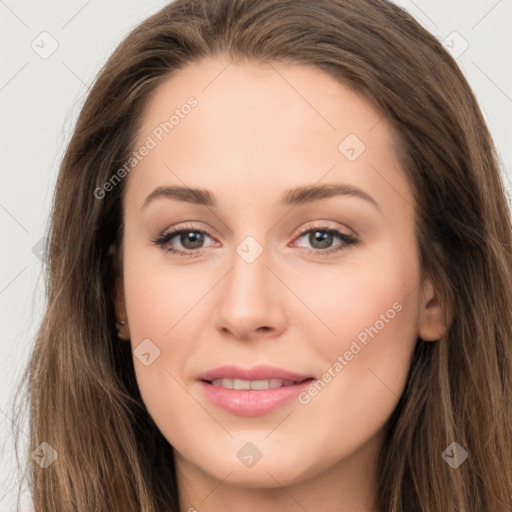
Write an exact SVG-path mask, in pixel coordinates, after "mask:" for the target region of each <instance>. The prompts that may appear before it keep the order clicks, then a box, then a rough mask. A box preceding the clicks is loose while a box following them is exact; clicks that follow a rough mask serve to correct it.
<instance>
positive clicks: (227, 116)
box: [116, 57, 446, 512]
mask: <svg viewBox="0 0 512 512" xmlns="http://www.w3.org/2000/svg"><path fill="white" fill-rule="evenodd" d="M228 63H229V60H226V59H224V58H221V57H218V58H215V59H211V58H208V59H204V60H202V61H200V62H198V63H195V64H193V65H189V66H188V67H187V68H185V69H183V70H181V71H179V72H178V73H176V74H175V75H174V76H173V77H172V78H170V79H168V80H167V81H166V82H164V83H163V84H162V85H160V86H159V89H158V90H157V91H156V94H155V95H154V96H153V97H152V101H151V102H150V104H149V105H148V107H147V110H146V112H145V116H144V119H143V123H142V126H141V128H140V131H139V137H138V144H137V147H140V146H141V145H142V144H143V143H144V141H145V140H146V137H147V136H148V135H150V134H151V133H152V131H153V130H154V128H155V127H156V126H158V125H159V123H161V122H162V121H164V120H167V119H168V118H169V116H170V115H171V114H172V110H173V109H175V108H179V107H180V106H181V105H183V104H184V103H185V102H186V101H187V98H189V97H190V96H194V97H195V98H196V99H197V101H198V105H197V107H196V108H194V109H192V111H191V112H190V113H189V114H188V115H187V116H184V118H183V119H180V122H179V124H178V125H177V126H175V128H174V129H173V130H172V131H171V132H170V133H169V134H168V135H166V136H165V137H164V138H163V139H162V141H161V142H159V144H158V145H157V146H156V147H155V148H154V149H152V150H151V151H150V152H149V154H148V155H147V156H146V157H144V159H143V160H142V161H141V162H140V163H139V164H138V165H137V167H136V168H135V169H134V170H133V171H132V172H131V173H130V174H129V176H128V177H127V178H125V179H127V180H128V182H127V183H125V185H126V189H125V196H124V200H123V208H124V219H125V228H124V240H123V247H122V254H121V257H122V268H123V273H122V276H121V277H120V278H119V279H118V282H117V286H116V312H117V316H118V319H119V320H123V321H124V320H126V321H127V323H126V324H125V325H123V326H120V328H119V329H120V330H119V333H120V337H121V338H123V339H125V340H129V342H130V343H131V345H132V348H133V349H134V350H135V349H136V348H137V346H138V345H139V344H140V343H141V342H142V341H143V340H145V339H148V338H149V339H150V340H151V342H152V343H153V344H154V345H155V346H156V347H158V349H159V350H160V355H159V357H157V358H156V359H155V360H154V361H153V362H152V363H151V364H150V365H148V366H146V365H144V364H142V363H141V361H140V360H139V359H138V358H137V357H134V363H135V371H136V377H137V382H138V385H139V388H140V390H141V394H142V397H143V400H144V403H145V405H146V407H147V409H148V411H149V413H150V414H151V416H152V418H153V419H154V421H155V423H156V424H157V426H158V428H159V429H160V430H161V432H162V433H163V435H164V436H165V437H166V439H167V440H168V441H169V443H171V444H172V446H173V447H174V449H175V462H176V467H177V477H178V486H179V494H180V508H181V510H182V511H187V510H189V509H190V508H191V507H194V508H195V509H197V510H198V511H199V512H209V511H216V510H223V511H237V512H240V511H244V512H252V511H259V512H261V511H273V510H283V509H286V510H289V511H299V510H301V511H302V510H304V509H306V510H315V511H320V512H321V511H333V510H336V511H342V512H343V511H347V512H348V511H350V512H355V511H361V512H363V511H365V512H369V511H373V510H376V507H375V501H374V500H375V496H376V479H377V475H376V462H377V457H378V453H379V450H380V448H381V446H382V433H383V428H384V426H385V423H386V421H387V419H388V418H389V417H390V415H391V413H392V411H393V409H394V408H395V406H396V404H397V402H398V399H399V396H400V394H401V392H402V391H403V389H404V386H405V383H406V377H407V372H408V370H409V367H410V361H411V356H412V352H413V348H414V345H415V343H416V340H417V337H418V336H420V337H421V338H422V339H424V340H426V341H433V340H436V339H438V338H439V337H440V336H441V335H442V333H443V332H444V331H445V329H446V325H445V324H444V323H443V308H442V307H441V305H440V302H439V300H438V298H437V296H436V293H435V290H434V287H433V286H432V283H431V282H430V281H429V280H428V279H426V280H424V281H423V282H420V267H419V254H418V247H417V240H416V237H415V232H414V222H415V213H414V207H413V204H414V202H413V198H412V192H411V189H410V187H409V184H408V182H407V180H406V178H405V175H404V173H403V170H402V169H401V168H400V166H399V164H398V161H397V159H396V155H395V153H394V150H393V132H392V129H391V126H390V125H389V124H388V122H387V121H386V120H385V119H384V118H383V116H382V114H381V113H380V112H379V111H378V109H377V108H376V107H375V106H373V105H372V104H370V103H369V102H368V101H367V100H366V99H364V98H363V97H362V96H360V95H359V94H357V93H356V92H354V91H352V90H351V89H348V88H347V87H345V86H344V85H342V84H340V83H339V82H338V81H336V80H335V79H334V78H332V77H330V76H329V75H327V74H326V73H324V72H323V71H321V70H319V69H316V68H313V67H309V66H302V65H300V66H299V65H293V64H283V63H274V64H272V65H269V64H256V63H250V64H235V63H231V65H229V66H227V65H228ZM348 134H356V135H357V137H358V138H359V139H360V140H361V141H363V143H364V144H365V146H366V149H365V151H364V152H362V153H361V154H360V156H359V157H358V158H357V159H355V160H354V161H349V160H348V159H347V158H346V157H345V156H344V154H342V153H341V152H340V151H339V149H338V145H339V144H340V142H342V141H343V140H344V139H345V137H346V136H347V135H348ZM326 183H340V184H341V183H346V184H350V185H353V186H356V187H359V188H360V189H362V190H363V191H365V192H366V193H367V194H369V195H370V196H371V197H372V198H373V199H374V200H375V201H376V203H377V204H378V208H377V207H375V206H374V205H372V204H371V203H370V202H368V201H365V200H363V199H361V198H358V197H354V196H349V195H339V196H336V197H331V198H328V199H325V198H324V199H320V200H318V201H315V202H313V203H310V204H305V205H297V206H294V207H291V206H289V205H284V204H282V203H281V202H280V199H281V196H282V195H283V193H284V191H285V190H288V189H290V188H293V187H298V186H304V185H314V184H326ZM160 185H182V186H187V187H198V188H206V189H208V190H210V191H211V192H212V194H214V196H215V197H216V199H217V201H218V206H217V207H215V208H213V207H206V206H199V205H194V204H190V203H186V202H183V201H178V200H176V199H169V198H159V199H156V200H154V201H153V202H151V203H150V204H148V206H147V207H145V208H142V205H143V203H144V200H145V199H146V197H147V196H148V195H149V194H150V193H151V192H152V191H153V190H154V189H155V188H156V187H158V186H160ZM186 223H192V224H194V225H195V226H197V228H200V229H202V230H205V231H206V232H207V234H208V235H207V236H205V238H204V243H203V245H202V246H201V245H200V244H199V247H202V248H199V249H194V248H193V247H194V246H193V245H191V244H189V245H188V246H183V245H182V244H181V243H180V237H179V236H177V237H175V238H173V242H172V243H173V244H174V245H173V247H174V248H176V249H181V250H184V249H189V250H191V251H196V252H200V254H199V256H196V257H193V256H179V255H174V254H171V253H169V252H166V251H165V249H164V248H163V247H162V246H159V245H155V244H154V243H153V242H152V240H153V239H155V238H156V237H158V236H159V235H160V234H161V233H162V232H164V231H166V230H167V231H168V230H169V228H171V227H174V226H176V227H180V226H183V225H184V224H186ZM326 224H327V226H328V227H329V228H334V229H338V230H339V231H341V232H343V233H346V234H352V235H354V234H356V235H357V238H358V240H359V243H358V244H356V245H352V246H350V245H346V244H345V247H344V248H343V249H342V250H340V251H339V252H336V253H331V254H328V255H322V253H321V251H324V252H325V251H326V250H329V249H330V248H335V247H340V246H343V245H344V242H343V241H341V240H340V239H338V238H337V237H336V236H334V238H333V239H332V242H331V244H330V245H329V244H327V246H325V245H324V246H322V245H321V244H320V243H318V242H317V243H316V244H315V240H314V239H313V240H311V238H309V237H308V235H307V234H306V235H305V236H304V235H301V233H300V231H302V230H305V228H309V229H314V228H317V229H320V228H322V227H324V226H325V225H326ZM187 228H188V226H187ZM197 228H196V229H197ZM190 231H192V232H195V231H194V229H190ZM247 236H251V237H253V238H254V239H255V240H256V241H257V242H258V244H259V245H260V246H261V248H262V249H263V252H262V253H261V255H260V256H259V257H258V258H257V259H256V260H255V261H254V262H252V263H248V262H247V261H245V260H244V259H243V258H242V257H240V256H239V255H238V254H237V252H236V249H237V247H238V246H239V244H240V243H241V242H242V241H243V240H244V239H245V238H246V237H247ZM181 240H183V239H181ZM185 242H186V241H185ZM190 247H192V249H190ZM322 247H326V248H322ZM315 249H316V250H317V251H318V253H316V254H315V253H314V250H315ZM251 250H253V249H251ZM397 303H398V304H399V305H400V306H401V309H400V311H399V312H397V313H396V314H395V315H394V317H393V318H392V319H389V318H388V317H386V318H388V321H387V322H385V324H384V327H383V328H381V329H380V330H378V334H377V335H375V336H374V337H373V338H369V339H368V342H367V345H366V346H363V345H361V343H360V344H359V345H361V346H362V350H360V351H359V352H358V353H357V355H355V356H354V357H353V358H352V359H351V360H350V361H346V362H347V364H346V365H344V367H343V370H342V371H340V372H339V373H336V372H334V374H335V377H333V378H332V379H331V380H330V382H329V383H328V384H327V385H326V386H325V387H324V388H323V389H322V390H321V392H319V393H318V394H317V395H316V396H314V397H312V398H311V400H310V401H309V403H307V404H301V403H299V402H298V401H297V400H292V401H291V402H290V403H288V404H286V405H284V406H283V407H281V408H279V409H277V410H276V411H273V412H271V413H268V414H264V415H260V416H252V417H241V416H238V415H236V414H232V413H229V412H226V411H224V410H221V409H219V408H218V407H216V406H215V405H214V404H212V403H211V402H210V401H209V400H208V399H207V398H206V397H205V396H204V395H203V393H202V390H201V388H200V386H199V384H198V382H197V381H196V378H197V376H198V374H200V373H201V372H203V371H205V370H208V369H211V368H214V367H217V366H220V365H224V364H237V365H239V366H242V367H246V368H248V367H252V366H254V365H256V364H271V365H275V366H279V367H282V368H286V369H288V370H292V371H295V372H297V373H303V374H307V375H313V376H315V377H316V378H317V379H321V378H322V375H323V374H324V373H325V372H326V371H327V370H328V369H329V368H330V367H331V368H332V366H333V363H334V362H335V361H336V360H337V358H338V356H340V355H341V356H343V354H345V352H346V351H347V350H349V349H350V347H351V343H352V342H353V340H354V339H357V336H358V334H360V333H361V332H363V331H364V330H365V328H368V327H370V326H374V325H376V321H377V320H379V319H382V316H381V315H382V314H385V313H386V311H388V310H389V309H390V308H392V305H393V304H395V305H396V304H397ZM262 327H263V328H262ZM264 327H266V328H264ZM331 373H333V371H332V370H331ZM247 442H252V443H253V444H254V445H255V446H257V448H258V449H259V451H260V452H261V453H262V458H261V459H260V460H259V461H258V462H257V463H256V464H255V465H253V466H252V467H246V466H245V465H244V464H242V463H241V461H240V460H239V459H238V457H237V452H238V451H239V450H240V448H242V446H244V445H245V444H246V443H247Z"/></svg>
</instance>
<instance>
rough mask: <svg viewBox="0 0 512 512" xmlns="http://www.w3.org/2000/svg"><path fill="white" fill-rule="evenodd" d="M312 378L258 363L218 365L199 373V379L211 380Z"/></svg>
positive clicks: (295, 379)
mask: <svg viewBox="0 0 512 512" xmlns="http://www.w3.org/2000/svg"><path fill="white" fill-rule="evenodd" d="M311 378H313V377H312V376H311V375H301V374H299V373H295V372H292V371H290V370H285V369H284V368H279V367H277V366H268V365H259V366H253V367H252V368H241V367H240V366H235V365H225V366H218V367H217V368H212V369H211V370H208V371H206V372H204V373H202V374H201V375H199V377H198V379H199V380H205V381H208V382H211V381H213V380H215V379H243V380H265V379H281V380H291V381H294V382H302V381H303V380H306V379H311Z"/></svg>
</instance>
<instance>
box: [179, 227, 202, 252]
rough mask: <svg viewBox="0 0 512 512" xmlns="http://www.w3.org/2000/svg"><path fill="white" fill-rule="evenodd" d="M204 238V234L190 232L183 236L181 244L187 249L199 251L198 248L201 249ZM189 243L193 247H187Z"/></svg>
mask: <svg viewBox="0 0 512 512" xmlns="http://www.w3.org/2000/svg"><path fill="white" fill-rule="evenodd" d="M203 238H204V235H203V233H196V232H194V231H188V232H187V233H182V234H181V240H180V242H181V244H182V245H183V246H184V247H185V248H186V249H197V248H198V247H201V244H202V242H203ZM189 242H191V243H192V246H190V245H187V244H188V243H189Z"/></svg>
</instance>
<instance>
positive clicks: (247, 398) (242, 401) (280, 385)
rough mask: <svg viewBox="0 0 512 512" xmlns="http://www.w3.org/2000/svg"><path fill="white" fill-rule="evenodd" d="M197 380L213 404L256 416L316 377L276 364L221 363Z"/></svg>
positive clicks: (281, 403)
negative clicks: (234, 364) (226, 364)
mask: <svg viewBox="0 0 512 512" xmlns="http://www.w3.org/2000/svg"><path fill="white" fill-rule="evenodd" d="M197 380H198V381H199V383H200V385H201V388H202V390H203V393H204V395H205V396H206V398H207V399H208V400H209V401H210V402H211V403H212V404H213V405H215V406H216V407H219V408H220V409H223V410H224V411H227V412H229V413H231V414H235V415H237V416H258V415H262V414H267V413H270V412H272V411H274V410H276V409H278V408H281V407H283V406H285V405H286V404H289V403H290V402H291V401H292V400H293V398H295V397H296V396H297V395H298V394H299V393H300V392H301V391H302V390H304V389H305V388H306V387H307V386H309V384H310V383H311V382H312V381H314V380H315V378H314V377H312V376H309V375H301V374H298V373H295V372H291V371H289V370H285V369H283V368H278V367H275V366H257V367H254V368H251V369H244V368H240V367H236V366H223V367H219V368H215V369H213V370H210V371H208V372H205V373H203V374H202V375H200V376H199V378H198V379H197Z"/></svg>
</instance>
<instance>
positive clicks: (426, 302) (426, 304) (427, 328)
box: [418, 278, 453, 341]
mask: <svg viewBox="0 0 512 512" xmlns="http://www.w3.org/2000/svg"><path fill="white" fill-rule="evenodd" d="M452 320H453V307H452V304H451V303H448V301H446V302H444V303H443V301H442V300H441V299H440V297H439V294H438V293H437V292H436V290H435V287H434V285H433V284H432V281H431V280H430V279H428V278H426V279H424V280H423V283H422V285H421V293H420V311H419V319H418V336H419V337H420V338H421V339H422V340H424V341H436V340H438V339H439V338H441V336H443V335H444V334H445V333H446V331H447V330H448V328H449V326H450V324H451V322H452Z"/></svg>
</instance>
